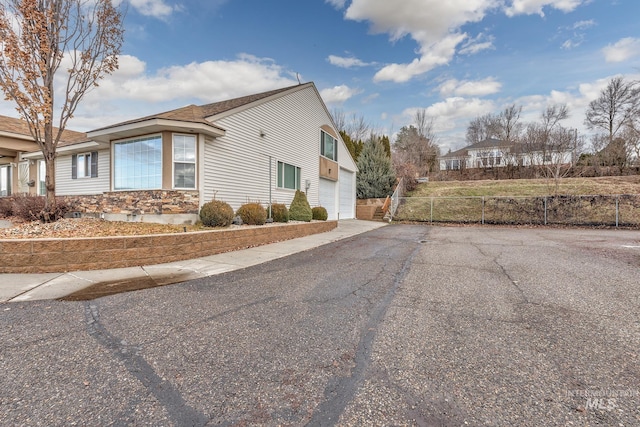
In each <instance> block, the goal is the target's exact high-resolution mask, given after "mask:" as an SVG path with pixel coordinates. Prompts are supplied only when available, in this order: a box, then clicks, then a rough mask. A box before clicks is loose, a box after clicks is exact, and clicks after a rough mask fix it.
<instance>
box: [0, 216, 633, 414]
mask: <svg viewBox="0 0 640 427" xmlns="http://www.w3.org/2000/svg"><path fill="white" fill-rule="evenodd" d="M639 273H640V233H639V232H638V231H624V230H576V229H574V230H562V229H542V228H534V229H526V228H519V229H515V228H489V227H486V228H485V227H428V226H423V225H391V226H388V227H383V228H380V229H378V230H375V231H371V232H368V233H365V234H361V235H358V236H355V237H352V238H349V239H345V240H342V241H339V242H335V243H332V244H329V245H325V246H321V247H319V248H316V249H313V250H309V251H306V252H302V253H299V254H296V255H292V256H289V257H286V258H281V259H278V260H275V261H272V262H269V263H265V264H261V265H258V266H254V267H250V268H247V269H244V270H238V271H235V272H231V273H226V274H222V275H219V276H212V277H208V278H206V279H199V280H195V281H190V282H185V283H182V284H177V285H171V286H165V287H161V288H154V289H148V290H143V291H138V292H131V293H125V294H119V295H114V296H109V297H103V298H100V299H96V300H92V301H86V302H61V301H38V302H26V303H6V304H0V340H1V342H2V346H1V348H0V425H12V426H13V425H25V426H54V425H59V426H63V425H64V426H67V425H118V426H119V425H140V426H144V425H153V426H158V425H174V426H191V425H193V426H204V425H227V426H245V425H267V426H271V425H273V426H275V425H293V426H298V425H313V426H316V425H318V426H325V425H326V426H330V425H354V426H355V425H380V426H383V425H384V426H387V425H418V426H449V425H451V426H459V425H473V426H477V425H483V426H485V425H486V426H513V425H522V426H540V425H558V426H567V425H576V426H590V425H593V426H596V425H598V426H599V425H607V426H610V425H612V426H637V425H640V364H639V363H638V362H639V360H638V358H639V352H640V310H639V309H640V280H639V278H640V274H639Z"/></svg>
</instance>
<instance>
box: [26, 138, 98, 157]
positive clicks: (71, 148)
mask: <svg viewBox="0 0 640 427" xmlns="http://www.w3.org/2000/svg"><path fill="white" fill-rule="evenodd" d="M107 147H108V145H106V146H105V144H101V143H99V142H96V141H87V142H81V143H79V144H73V145H67V146H64V147H58V149H57V150H56V151H57V153H58V154H69V153H79V152H85V151H95V150H96V149H101V148H102V149H104V148H107ZM22 158H23V159H41V158H42V152H41V151H40V150H38V151H34V152H32V153H24V154H22Z"/></svg>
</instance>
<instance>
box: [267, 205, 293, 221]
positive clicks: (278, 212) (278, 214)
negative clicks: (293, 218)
mask: <svg viewBox="0 0 640 427" xmlns="http://www.w3.org/2000/svg"><path fill="white" fill-rule="evenodd" d="M271 218H273V222H289V209H287V205H285V204H284V203H274V204H272V205H271Z"/></svg>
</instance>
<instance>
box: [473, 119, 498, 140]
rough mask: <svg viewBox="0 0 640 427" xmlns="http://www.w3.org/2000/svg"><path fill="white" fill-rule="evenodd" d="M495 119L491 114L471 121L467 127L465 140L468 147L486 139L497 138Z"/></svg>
mask: <svg viewBox="0 0 640 427" xmlns="http://www.w3.org/2000/svg"><path fill="white" fill-rule="evenodd" d="M497 122H498V121H497V120H496V117H495V116H493V115H491V114H485V115H483V116H478V117H476V118H475V119H473V120H472V121H471V122H470V123H469V126H468V127H467V135H466V140H467V142H468V143H469V145H472V144H475V143H478V142H480V141H484V140H485V139H488V138H496V137H497V134H498V132H497V129H496V124H497Z"/></svg>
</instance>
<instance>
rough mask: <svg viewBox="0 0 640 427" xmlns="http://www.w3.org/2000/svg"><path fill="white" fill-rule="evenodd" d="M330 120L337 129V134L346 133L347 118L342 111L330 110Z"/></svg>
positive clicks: (337, 109)
mask: <svg viewBox="0 0 640 427" xmlns="http://www.w3.org/2000/svg"><path fill="white" fill-rule="evenodd" d="M331 118H332V119H333V123H335V125H336V128H338V132H347V117H346V115H345V114H344V111H342V110H341V109H339V108H333V109H332V110H331Z"/></svg>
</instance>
